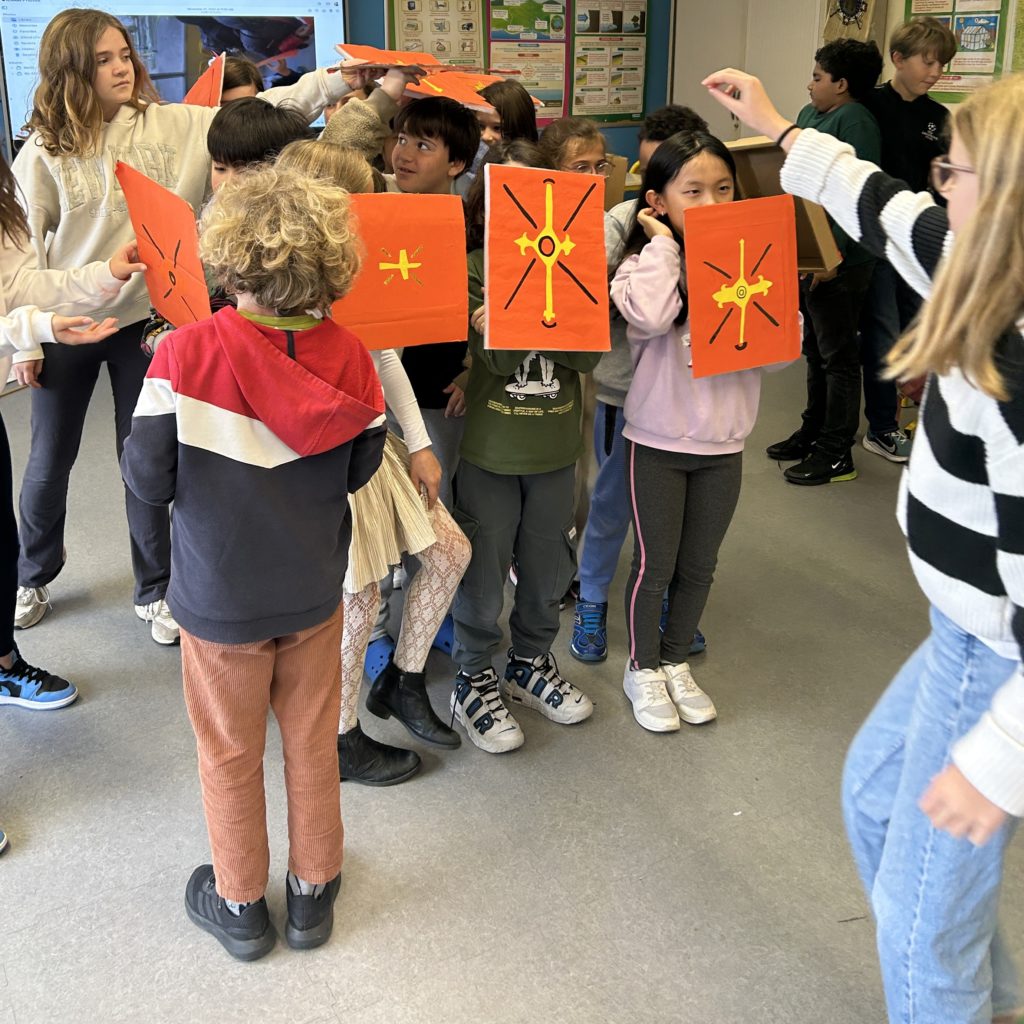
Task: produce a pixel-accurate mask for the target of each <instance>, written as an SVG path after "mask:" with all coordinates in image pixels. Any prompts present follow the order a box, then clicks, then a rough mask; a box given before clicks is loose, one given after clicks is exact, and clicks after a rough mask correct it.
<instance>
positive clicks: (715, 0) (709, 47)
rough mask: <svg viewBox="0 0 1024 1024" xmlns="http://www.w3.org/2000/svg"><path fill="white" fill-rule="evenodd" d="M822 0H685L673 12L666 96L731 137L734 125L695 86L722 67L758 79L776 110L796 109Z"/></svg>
mask: <svg viewBox="0 0 1024 1024" xmlns="http://www.w3.org/2000/svg"><path fill="white" fill-rule="evenodd" d="M823 14H824V3H823V0H772V2H771V3H770V4H768V3H764V0H686V2H685V3H680V4H679V7H678V9H677V12H676V25H675V33H674V35H675V63H674V66H673V68H672V76H671V87H670V97H671V100H672V102H674V103H685V104H686V105H688V106H691V107H693V108H694V109H695V110H696V111H698V113H700V114H701V115H702V116H703V117H705V118H706V119H707V120H708V122H709V124H710V125H711V130H712V132H714V134H716V135H718V136H720V137H721V138H723V139H735V138H739V137H740V134H741V128H740V126H739V125H738V124H737V123H736V122H735V121H733V119H732V118H731V117H730V116H729V114H727V113H726V112H725V110H724V109H723V108H722V107H720V106H719V105H718V104H717V103H716V102H715V101H714V100H713V99H712V98H711V97H709V96H708V95H707V92H706V91H705V90H704V89H702V88H701V85H700V82H701V79H702V78H703V77H704V76H705V75H707V74H709V73H710V72H712V71H717V70H718V69H719V68H723V67H734V68H742V69H743V70H745V71H749V72H751V74H755V75H757V76H758V77H759V78H761V79H762V81H764V83H765V86H766V87H767V89H768V92H769V94H770V95H771V96H772V97H773V99H775V101H776V103H777V104H778V106H779V108H780V110H782V111H784V112H786V113H789V114H791V116H794V117H795V116H796V113H797V111H799V110H800V108H801V107H802V106H803V105H804V104H805V103H806V102H807V82H808V80H809V79H810V75H811V67H812V65H813V63H814V51H815V50H816V49H817V48H818V47H819V46H820V45H821V43H820V40H821V30H822V26H821V20H822V16H823Z"/></svg>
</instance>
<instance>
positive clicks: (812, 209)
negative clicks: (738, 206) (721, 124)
mask: <svg viewBox="0 0 1024 1024" xmlns="http://www.w3.org/2000/svg"><path fill="white" fill-rule="evenodd" d="M726 145H727V146H728V147H729V149H730V150H732V155H733V157H734V158H735V160H736V178H737V180H738V182H739V186H740V194H741V196H742V197H743V198H744V199H760V198H762V197H764V196H778V195H782V192H783V189H782V185H781V184H780V183H779V174H780V173H781V171H782V164H783V162H784V161H785V159H786V154H785V153H784V152H783V151H782V150H781V149H780V148H779V147H778V146H776V145H775V143H774V142H772V140H771V139H769V138H767V137H766V136H764V135H758V136H755V137H754V138H752V139H737V140H736V141H735V142H727V143H726ZM796 252H797V269H798V270H799V271H800V272H801V273H802V274H822V273H827V272H828V271H830V270H834V269H835V268H836V267H838V266H839V264H840V263H842V261H843V258H842V256H841V255H840V253H839V247H838V246H837V245H836V240H835V238H834V237H833V235H832V228H831V227H830V226H829V223H828V217H827V216H826V214H825V210H824V209H823V208H822V207H821V206H819V205H818V204H817V203H812V202H810V201H809V200H807V199H800V198H796Z"/></svg>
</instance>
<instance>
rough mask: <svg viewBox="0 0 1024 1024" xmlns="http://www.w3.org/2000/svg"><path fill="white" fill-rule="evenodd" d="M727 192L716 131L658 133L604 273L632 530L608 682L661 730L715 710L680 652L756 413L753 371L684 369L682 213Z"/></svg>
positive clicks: (726, 158)
mask: <svg viewBox="0 0 1024 1024" xmlns="http://www.w3.org/2000/svg"><path fill="white" fill-rule="evenodd" d="M735 196H736V165H735V163H734V162H733V158H732V154H731V153H730V152H729V150H728V149H726V147H725V146H724V145H723V143H722V142H720V141H719V140H718V139H716V138H715V137H714V136H713V135H709V134H707V133H706V132H689V133H685V134H679V135H673V136H672V138H670V139H667V140H666V141H665V142H663V143H662V144H661V145H660V146H659V147H658V148H657V150H656V151H655V153H654V154H653V155H652V156H651V159H650V162H649V163H648V165H647V172H646V174H645V175H644V180H643V185H642V188H641V192H640V197H641V200H642V203H641V202H640V201H638V203H637V212H636V217H635V222H634V224H633V225H632V227H631V229H630V232H629V235H628V236H627V238H626V245H625V248H624V252H623V258H622V261H621V263H620V264H619V268H618V270H617V271H616V273H615V277H614V279H613V280H612V289H611V295H612V301H613V302H614V303H615V306H616V308H617V309H618V310H619V312H620V313H621V314H622V316H623V319H625V321H626V323H627V325H628V326H627V336H628V338H629V344H630V346H631V348H632V350H633V368H634V373H633V381H632V383H631V384H630V387H629V393H628V394H627V396H626V405H625V409H624V415H625V427H624V428H623V431H622V436H623V438H624V439H625V446H626V450H625V463H626V475H627V476H626V480H627V487H628V489H629V498H630V504H631V506H632V510H633V535H634V545H633V565H632V569H631V571H630V574H629V581H628V583H627V585H626V634H627V638H628V641H629V658H628V660H627V662H626V671H625V674H624V676H623V683H622V686H623V689H624V690H625V693H626V696H627V697H628V698H629V700H630V702H631V703H632V705H633V717H634V718H635V719H636V721H637V723H638V724H639V725H641V726H643V728H645V729H649V730H650V731H651V732H674V731H676V730H678V729H679V723H680V719H681V720H682V721H684V722H689V723H690V724H691V725H699V724H701V723H703V722H710V721H711V720H712V719H713V718H715V717H716V715H717V711H716V710H715V705H714V704H713V703H712V701H711V698H710V697H708V695H707V694H706V693H704V691H703V690H702V689H701V688H700V687H699V686H698V685H697V684H696V682H694V679H693V675H692V674H691V672H690V666H689V664H688V662H687V652H688V650H689V648H690V645H691V643H692V640H693V636H694V632H695V630H696V629H697V624H698V623H699V622H700V617H701V613H702V612H703V611H704V605H705V603H706V602H707V598H708V592H709V591H710V589H711V582H712V579H713V577H714V571H715V565H716V563H717V561H718V549H719V548H720V547H721V544H722V541H723V540H724V539H725V534H726V531H727V530H728V529H729V523H730V522H732V516H733V512H734V511H735V509H736V502H737V500H738V499H739V494H740V479H741V472H742V462H743V442H744V440H745V439H746V437H747V435H748V434H749V433H750V431H751V429H752V428H753V426H754V420H755V419H756V417H757V407H758V401H759V399H760V393H761V370H739V371H736V372H734V373H728V374H721V375H719V376H715V377H704V378H700V379H695V378H694V376H693V371H692V369H691V366H690V353H689V348H690V337H689V329H688V312H687V301H686V294H685V292H684V290H683V289H684V287H685V278H684V276H683V213H684V211H685V210H687V209H691V208H693V207H699V206H710V205H713V204H715V203H729V202H732V200H733V199H734V198H735ZM643 204H646V206H644V205H643ZM666 588H667V590H668V616H667V619H666V621H665V628H664V634H663V635H662V634H661V632H660V630H659V624H660V620H661V608H662V597H663V595H664V593H665V591H666Z"/></svg>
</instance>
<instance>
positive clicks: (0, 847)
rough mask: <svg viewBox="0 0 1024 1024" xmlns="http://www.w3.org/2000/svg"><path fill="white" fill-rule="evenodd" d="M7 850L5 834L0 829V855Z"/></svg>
mask: <svg viewBox="0 0 1024 1024" xmlns="http://www.w3.org/2000/svg"><path fill="white" fill-rule="evenodd" d="M6 849H7V833H6V832H4V831H3V829H0V853H3V852H4V850H6Z"/></svg>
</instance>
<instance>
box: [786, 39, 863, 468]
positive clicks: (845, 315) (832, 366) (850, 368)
mask: <svg viewBox="0 0 1024 1024" xmlns="http://www.w3.org/2000/svg"><path fill="white" fill-rule="evenodd" d="M814 61H815V63H814V73H813V74H812V75H811V81H810V84H809V85H808V87H807V89H808V92H809V93H810V95H811V102H810V103H809V104H808V105H807V106H806V107H804V108H803V110H801V111H800V114H799V116H798V117H797V124H799V125H800V127H802V128H815V129H817V130H818V131H822V132H828V134H829V135H834V136H835V137H836V138H837V139H840V140H841V141H843V142H848V143H849V144H850V145H852V146H853V147H854V149H855V150H856V152H857V155H858V156H860V157H861V158H862V159H864V160H873V161H877V160H878V158H879V155H880V152H881V140H880V136H879V133H878V125H877V124H876V123H875V119H874V118H873V117H872V116H871V114H870V112H869V111H868V109H867V108H866V107H865V106H863V104H862V102H861V101H863V100H864V99H866V98H867V96H868V95H869V94H870V92H871V90H872V88H873V87H874V84H875V82H876V81H877V80H878V76H879V74H880V73H881V70H882V57H881V54H879V52H878V48H877V47H876V46H875V44H874V43H860V42H857V41H856V40H854V39H837V40H835V41H834V42H831V43H827V44H826V45H825V46H823V47H822V48H821V49H820V50H818V52H817V53H816V54H815V55H814ZM833 234H834V235H835V238H836V243H837V244H838V246H839V251H840V252H841V253H842V256H843V262H842V263H841V264H840V265H839V266H838V267H837V268H836V269H835V270H834V271H831V272H830V273H828V274H815V275H813V276H810V277H808V278H805V279H804V281H803V282H802V284H801V288H800V296H801V301H800V305H801V309H802V310H803V313H804V344H803V349H804V357H805V358H806V360H807V407H806V408H805V409H804V413H803V423H802V424H801V426H800V428H799V430H796V431H795V432H794V433H793V434H791V435H790V436H789V437H787V438H786V439H785V440H784V441H779V442H777V443H776V444H772V445H769V446H768V450H767V454H768V457H769V458H771V459H778V460H779V461H780V462H788V461H791V460H799V461H798V464H797V465H795V466H789V467H788V468H787V469H786V471H785V474H784V475H785V477H786V479H787V480H788V481H789V482H790V483H794V484H805V485H817V484H827V483H838V482H839V481H843V480H854V479H856V476H857V470H856V468H855V467H854V464H853V454H852V449H853V439H854V435H855V434H856V433H857V426H858V424H859V422H860V343H859V341H858V339H857V320H858V317H859V316H860V311H861V307H862V306H863V304H864V296H865V294H866V293H867V289H868V285H869V284H870V283H871V273H872V270H873V267H874V257H873V256H872V255H871V253H869V252H868V250H867V249H865V248H864V247H863V246H861V245H858V244H857V243H856V242H854V241H852V240H851V239H850V238H849V237H848V236H847V235H846V234H845V233H844V232H843V230H842V228H839V227H833Z"/></svg>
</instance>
